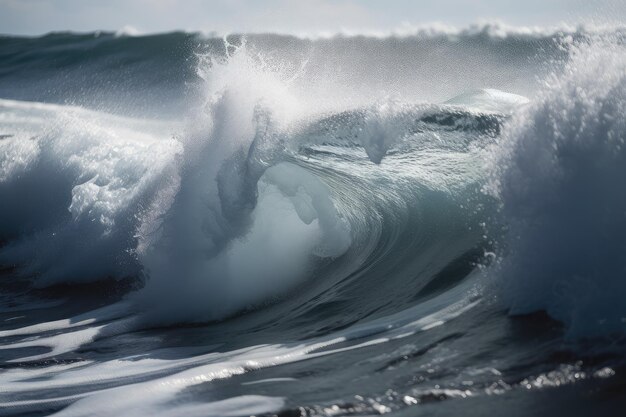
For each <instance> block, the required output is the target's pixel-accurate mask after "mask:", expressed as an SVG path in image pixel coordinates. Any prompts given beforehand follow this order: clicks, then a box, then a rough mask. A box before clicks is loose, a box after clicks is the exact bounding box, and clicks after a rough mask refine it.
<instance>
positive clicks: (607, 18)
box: [0, 0, 626, 35]
mask: <svg viewBox="0 0 626 417" xmlns="http://www.w3.org/2000/svg"><path fill="white" fill-rule="evenodd" d="M590 20H594V21H595V23H596V24H603V23H610V24H616V23H617V24H619V23H624V22H626V0H586V1H584V0H335V1H332V0H265V1H263V0H0V33H8V34H27V35H36V34H42V33H47V32H50V31H60V30H71V31H94V30H109V31H116V30H118V29H121V28H123V27H132V28H136V29H137V30H139V31H140V32H142V33H151V32H163V31H172V30H181V29H182V30H200V31H205V32H211V31H217V32H221V33H224V32H288V33H300V34H315V33H319V32H331V33H332V32H339V31H390V30H393V29H395V28H398V27H402V26H403V25H404V26H407V25H409V26H411V25H415V26H418V25H423V24H427V23H432V22H439V23H445V24H450V25H454V26H457V27H459V26H467V25H469V24H472V23H478V22H484V21H501V22H504V23H507V24H511V25H516V26H554V25H558V24H560V23H561V22H565V23H570V24H576V23H580V22H589V21H590Z"/></svg>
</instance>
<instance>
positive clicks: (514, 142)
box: [492, 39, 626, 337]
mask: <svg viewBox="0 0 626 417" xmlns="http://www.w3.org/2000/svg"><path fill="white" fill-rule="evenodd" d="M570 48H571V57H570V61H569V63H568V64H567V65H566V67H565V69H564V71H563V72H560V71H559V72H558V73H555V74H553V75H552V76H551V77H549V78H548V79H547V80H546V82H545V88H544V91H543V92H542V93H540V94H539V95H538V96H537V97H536V98H535V100H534V102H533V103H532V104H531V105H530V106H529V107H527V108H526V109H524V111H522V112H520V113H519V114H518V115H516V116H515V117H514V120H513V121H512V122H511V123H510V125H509V126H508V127H507V129H506V131H505V133H504V135H503V137H502V139H501V143H500V144H499V145H498V146H497V148H496V150H495V158H494V160H493V164H492V172H493V176H492V180H493V181H492V190H495V195H497V196H498V197H499V198H500V199H501V201H502V214H503V221H504V222H505V223H506V225H507V227H508V237H507V240H506V242H505V244H504V245H503V246H504V247H503V248H502V250H503V252H502V255H503V258H502V259H501V260H500V262H499V263H498V264H497V265H496V270H497V272H496V275H497V281H496V283H497V286H498V287H499V289H500V291H499V294H500V296H501V299H502V300H503V302H504V303H505V304H506V305H507V306H508V307H509V308H510V311H511V313H514V314H520V313H529V312H532V311H536V310H546V311H547V312H548V313H549V314H550V315H551V316H552V317H554V318H556V319H558V320H561V321H563V322H564V323H565V324H566V326H567V331H568V335H570V336H572V337H586V336H603V335H609V334H610V333H612V332H623V331H624V330H626V327H625V326H626V324H625V323H626V304H625V303H624V298H625V297H626V262H625V259H626V258H625V257H624V253H625V251H626V246H625V240H624V236H626V219H625V217H624V213H625V212H626V193H625V192H624V187H623V182H624V179H625V178H626V148H624V142H625V141H626V133H625V132H626V119H625V118H624V114H626V49H625V48H624V46H623V45H622V44H619V43H616V42H613V41H612V40H611V39H599V40H595V41H592V42H589V43H587V42H585V43H581V44H577V45H574V46H570Z"/></svg>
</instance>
